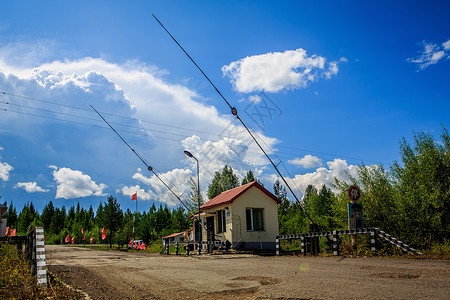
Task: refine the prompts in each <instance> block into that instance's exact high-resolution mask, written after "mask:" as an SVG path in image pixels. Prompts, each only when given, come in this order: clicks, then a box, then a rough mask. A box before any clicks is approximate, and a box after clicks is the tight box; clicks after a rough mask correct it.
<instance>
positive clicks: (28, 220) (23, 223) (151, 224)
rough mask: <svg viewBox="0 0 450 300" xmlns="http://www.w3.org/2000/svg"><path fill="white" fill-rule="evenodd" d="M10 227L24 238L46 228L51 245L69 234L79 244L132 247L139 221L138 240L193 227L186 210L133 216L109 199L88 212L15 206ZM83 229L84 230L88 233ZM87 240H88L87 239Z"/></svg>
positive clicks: (9, 213) (154, 210)
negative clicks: (36, 227) (30, 232)
mask: <svg viewBox="0 0 450 300" xmlns="http://www.w3.org/2000/svg"><path fill="white" fill-rule="evenodd" d="M5 217H6V218H7V220H8V226H10V228H17V234H18V235H24V234H26V233H28V231H29V230H31V229H32V228H34V227H35V226H38V225H39V226H43V227H44V229H45V240H46V243H48V244H61V243H64V240H65V237H66V236H67V234H69V235H70V237H75V243H77V244H81V243H90V239H91V238H94V243H109V244H112V243H115V244H119V245H125V244H128V242H129V239H130V237H131V236H132V234H133V217H134V218H135V238H136V239H142V240H144V241H145V242H146V243H147V242H148V241H154V240H159V238H160V237H161V236H165V235H168V234H171V233H173V232H180V231H183V230H186V229H187V228H189V227H190V222H189V218H188V216H187V214H186V212H185V210H184V209H183V208H182V207H178V208H175V209H172V210H170V209H169V208H168V207H167V206H162V205H160V206H159V207H158V208H157V207H156V206H155V204H153V205H152V206H151V207H150V209H149V210H148V211H147V212H146V211H144V212H137V213H133V212H131V211H130V209H127V210H126V211H125V212H124V211H122V209H121V208H120V205H119V204H118V202H117V199H116V198H114V197H112V196H109V197H108V198H107V200H106V202H105V203H102V202H101V203H100V205H99V206H98V208H97V210H96V212H95V213H94V210H93V208H92V205H91V206H90V207H89V209H84V208H83V207H80V204H79V203H78V204H77V205H76V207H75V206H72V207H70V208H69V209H68V210H66V208H65V207H64V206H63V207H62V208H61V209H60V208H58V207H55V206H54V205H53V202H52V201H50V202H48V203H47V204H46V205H45V207H44V208H43V210H42V213H41V214H39V213H38V211H37V210H36V209H35V208H34V206H33V203H32V202H31V203H27V204H25V206H24V207H23V209H22V211H21V212H20V214H17V211H16V208H15V207H14V205H13V203H11V204H10V205H9V208H8V211H7V213H6V216H5ZM103 227H104V228H105V229H106V236H107V237H106V239H104V240H102V239H101V236H102V229H103ZM81 229H83V232H84V234H83V233H82V231H81ZM83 238H84V239H83Z"/></svg>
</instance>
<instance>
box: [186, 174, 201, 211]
mask: <svg viewBox="0 0 450 300" xmlns="http://www.w3.org/2000/svg"><path fill="white" fill-rule="evenodd" d="M188 184H189V196H188V201H186V205H187V207H188V208H189V211H191V212H192V213H194V212H196V211H198V208H199V207H200V206H202V204H204V203H205V201H204V200H203V196H202V193H200V192H199V189H198V185H197V183H196V182H195V181H194V179H192V177H191V178H189V180H188Z"/></svg>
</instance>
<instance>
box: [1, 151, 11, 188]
mask: <svg viewBox="0 0 450 300" xmlns="http://www.w3.org/2000/svg"><path fill="white" fill-rule="evenodd" d="M1 150H3V147H0V151H1ZM0 159H1V156H0ZM12 170H14V168H13V167H12V166H11V165H9V164H8V163H6V162H1V161H0V179H1V180H3V181H8V180H9V172H11V171H12Z"/></svg>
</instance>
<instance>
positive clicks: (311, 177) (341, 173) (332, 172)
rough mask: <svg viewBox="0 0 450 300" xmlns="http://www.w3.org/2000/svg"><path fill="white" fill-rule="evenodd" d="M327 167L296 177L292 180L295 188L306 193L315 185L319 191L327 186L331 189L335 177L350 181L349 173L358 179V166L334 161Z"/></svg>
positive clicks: (343, 161)
mask: <svg viewBox="0 0 450 300" xmlns="http://www.w3.org/2000/svg"><path fill="white" fill-rule="evenodd" d="M327 167H328V168H326V167H320V168H317V169H316V170H315V171H314V172H311V173H306V174H303V175H295V177H294V178H292V179H291V180H293V181H294V183H295V187H296V188H297V189H298V190H299V191H300V192H301V193H304V191H305V190H306V188H307V187H308V185H310V184H311V185H313V186H314V187H316V188H317V189H320V188H321V187H322V185H324V184H326V185H327V186H328V187H331V184H332V183H333V181H334V177H336V178H337V179H339V180H343V181H348V180H349V178H348V176H347V174H346V172H348V173H349V174H350V175H351V176H353V177H357V175H358V174H357V171H356V170H357V166H355V165H348V164H347V162H346V161H345V160H342V159H338V158H337V159H334V160H333V161H328V162H327Z"/></svg>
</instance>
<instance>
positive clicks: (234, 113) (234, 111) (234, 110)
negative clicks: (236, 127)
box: [231, 107, 237, 116]
mask: <svg viewBox="0 0 450 300" xmlns="http://www.w3.org/2000/svg"><path fill="white" fill-rule="evenodd" d="M231 113H232V114H233V116H237V109H236V107H233V108H232V109H231Z"/></svg>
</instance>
